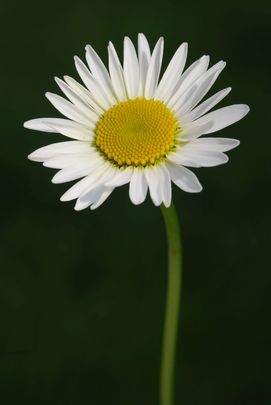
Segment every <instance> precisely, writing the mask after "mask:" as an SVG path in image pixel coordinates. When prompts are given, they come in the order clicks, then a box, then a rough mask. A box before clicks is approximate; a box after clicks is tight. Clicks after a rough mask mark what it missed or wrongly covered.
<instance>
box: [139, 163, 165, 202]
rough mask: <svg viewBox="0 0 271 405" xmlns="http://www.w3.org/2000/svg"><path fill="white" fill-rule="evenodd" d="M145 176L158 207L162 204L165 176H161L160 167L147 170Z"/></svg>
mask: <svg viewBox="0 0 271 405" xmlns="http://www.w3.org/2000/svg"><path fill="white" fill-rule="evenodd" d="M144 174H145V177H146V180H147V183H148V187H149V190H150V196H151V199H152V201H153V203H154V205H156V206H158V205H160V204H161V202H162V195H161V189H160V187H161V182H162V181H163V174H161V172H160V170H159V168H158V166H154V167H152V168H146V169H145V170H144Z"/></svg>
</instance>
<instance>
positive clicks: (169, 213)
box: [160, 203, 182, 405]
mask: <svg viewBox="0 0 271 405" xmlns="http://www.w3.org/2000/svg"><path fill="white" fill-rule="evenodd" d="M161 210H162V214H163V217H164V221H165V227H166V233H167V241H168V286H167V302H166V312H165V324H164V336H163V348H162V362H161V381H160V404H161V405H173V383H174V381H173V380H174V366H175V353H176V341H177V331H178V318H179V309H180V297H181V271H182V267H181V257H182V250H181V239H180V229H179V223H178V217H177V213H176V210H175V208H174V205H173V203H172V204H171V206H170V207H169V208H166V207H165V206H164V205H162V206H161Z"/></svg>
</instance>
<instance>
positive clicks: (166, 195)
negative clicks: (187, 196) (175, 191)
mask: <svg viewBox="0 0 271 405" xmlns="http://www.w3.org/2000/svg"><path fill="white" fill-rule="evenodd" d="M159 168H160V169H161V172H162V173H163V183H162V184H161V194H162V201H163V203H164V205H165V207H166V208H168V207H169V206H170V204H171V179H170V175H169V172H168V170H167V167H166V165H161V166H159Z"/></svg>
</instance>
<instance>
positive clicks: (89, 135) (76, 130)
mask: <svg viewBox="0 0 271 405" xmlns="http://www.w3.org/2000/svg"><path fill="white" fill-rule="evenodd" d="M44 123H45V124H46V126H48V127H49V128H52V129H53V130H54V132H57V133H59V134H62V135H64V136H67V137H69V138H73V139H77V140H79V141H91V139H93V136H94V133H93V129H94V128H93V129H91V128H87V127H86V126H83V125H81V124H78V123H77V122H74V121H69V120H62V122H60V120H59V121H58V122H57V121H56V120H54V119H50V118H47V119H46V121H44Z"/></svg>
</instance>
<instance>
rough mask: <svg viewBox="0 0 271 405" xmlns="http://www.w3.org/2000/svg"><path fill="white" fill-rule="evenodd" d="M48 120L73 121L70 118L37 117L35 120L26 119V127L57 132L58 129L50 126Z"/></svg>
mask: <svg viewBox="0 0 271 405" xmlns="http://www.w3.org/2000/svg"><path fill="white" fill-rule="evenodd" d="M47 120H50V122H54V123H64V122H65V123H66V122H73V121H70V120H66V119H64V118H35V119H33V120H29V121H26V122H25V123H24V127H25V128H28V129H33V130H35V131H42V132H53V133H57V132H58V131H56V130H55V129H54V128H52V127H48V126H47V125H46V121H47Z"/></svg>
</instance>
